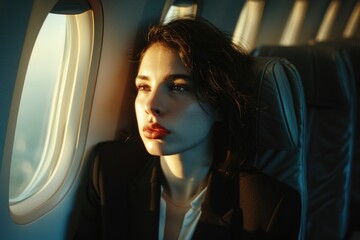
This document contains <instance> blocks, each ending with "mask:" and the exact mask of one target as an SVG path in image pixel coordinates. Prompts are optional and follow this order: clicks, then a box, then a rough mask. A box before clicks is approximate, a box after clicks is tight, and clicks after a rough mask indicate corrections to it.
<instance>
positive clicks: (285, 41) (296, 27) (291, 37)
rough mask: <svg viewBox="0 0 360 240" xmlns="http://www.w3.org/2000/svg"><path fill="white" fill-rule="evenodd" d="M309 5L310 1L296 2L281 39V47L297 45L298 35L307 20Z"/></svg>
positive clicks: (301, 0) (298, 0)
mask: <svg viewBox="0 0 360 240" xmlns="http://www.w3.org/2000/svg"><path fill="white" fill-rule="evenodd" d="M308 4H309V3H308V1H304V0H297V1H295V3H294V7H293V8H292V11H291V13H290V16H289V18H288V20H287V23H286V25H285V28H284V31H283V33H282V36H281V39H280V44H281V45H294V44H296V41H297V40H298V35H299V33H300V30H301V27H302V25H303V22H304V19H305V15H306V11H307V7H308Z"/></svg>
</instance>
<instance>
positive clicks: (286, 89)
mask: <svg viewBox="0 0 360 240" xmlns="http://www.w3.org/2000/svg"><path fill="white" fill-rule="evenodd" d="M254 61H255V77H256V85H257V86H256V88H257V89H258V90H257V118H256V124H257V126H256V127H255V129H256V131H257V134H256V145H257V147H259V148H267V149H269V148H271V149H293V148H296V147H297V144H298V138H299V136H298V135H299V126H298V119H299V114H303V113H301V112H300V111H301V109H299V104H300V105H301V103H299V102H298V98H299V94H301V93H299V92H298V91H300V90H302V89H297V88H298V87H297V84H294V81H295V82H296V81H297V83H299V82H300V76H299V74H298V73H297V71H296V69H295V68H294V66H292V65H291V64H290V63H289V62H288V61H287V60H285V59H281V58H266V57H255V58H254ZM294 96H295V97H294Z"/></svg>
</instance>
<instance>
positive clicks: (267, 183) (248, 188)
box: [239, 168, 300, 207]
mask: <svg viewBox="0 0 360 240" xmlns="http://www.w3.org/2000/svg"><path fill="white" fill-rule="evenodd" d="M239 179H240V180H239V183H240V196H242V197H241V200H242V201H243V203H244V204H245V203H246V204H247V203H250V202H253V203H254V201H255V202H257V203H258V204H259V205H263V206H269V207H270V205H277V204H278V203H279V202H280V201H281V202H283V203H284V204H285V203H287V202H290V203H291V205H293V206H296V207H300V195H299V193H298V192H297V191H296V190H295V189H294V188H293V187H291V186H290V185H288V184H286V183H284V182H282V181H280V180H278V179H277V178H275V177H273V176H270V175H268V174H266V173H264V172H262V171H260V170H258V169H255V168H252V169H249V170H247V171H243V172H241V173H240V177H239Z"/></svg>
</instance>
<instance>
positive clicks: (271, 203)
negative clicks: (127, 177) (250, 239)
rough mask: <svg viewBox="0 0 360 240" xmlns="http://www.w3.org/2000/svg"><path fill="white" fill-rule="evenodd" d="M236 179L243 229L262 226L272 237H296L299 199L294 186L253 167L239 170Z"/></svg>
mask: <svg viewBox="0 0 360 240" xmlns="http://www.w3.org/2000/svg"><path fill="white" fill-rule="evenodd" d="M239 179H240V181H239V184H240V208H241V209H242V211H243V215H244V228H245V229H246V230H248V231H250V232H251V231H255V230H256V228H257V227H258V226H262V229H264V230H265V229H266V231H268V232H269V233H271V234H275V235H274V236H276V235H279V236H281V235H282V234H284V236H289V235H294V236H297V232H298V230H299V226H300V222H299V221H300V210H301V201H300V195H299V193H298V192H297V191H296V190H295V189H294V188H292V187H291V186H289V185H287V184H285V183H283V182H281V181H280V180H278V179H276V178H275V177H272V176H270V175H267V174H265V173H263V172H261V171H259V170H257V169H251V170H249V171H245V172H242V173H241V174H240V178H239ZM287 228H288V229H287ZM277 239H293V238H277Z"/></svg>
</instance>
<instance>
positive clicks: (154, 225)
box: [129, 158, 160, 240]
mask: <svg viewBox="0 0 360 240" xmlns="http://www.w3.org/2000/svg"><path fill="white" fill-rule="evenodd" d="M158 165H159V161H157V159H156V158H151V164H149V165H148V166H147V167H146V168H145V169H144V171H143V172H142V173H141V174H140V175H139V176H138V177H137V178H135V180H134V181H133V182H132V183H131V186H130V190H129V207H130V212H131V214H130V218H131V219H129V221H130V223H131V224H130V226H131V229H130V232H131V235H132V236H131V237H132V239H156V240H157V239H158V229H159V212H160V211H159V208H160V205H159V204H160V181H159V166H158Z"/></svg>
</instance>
